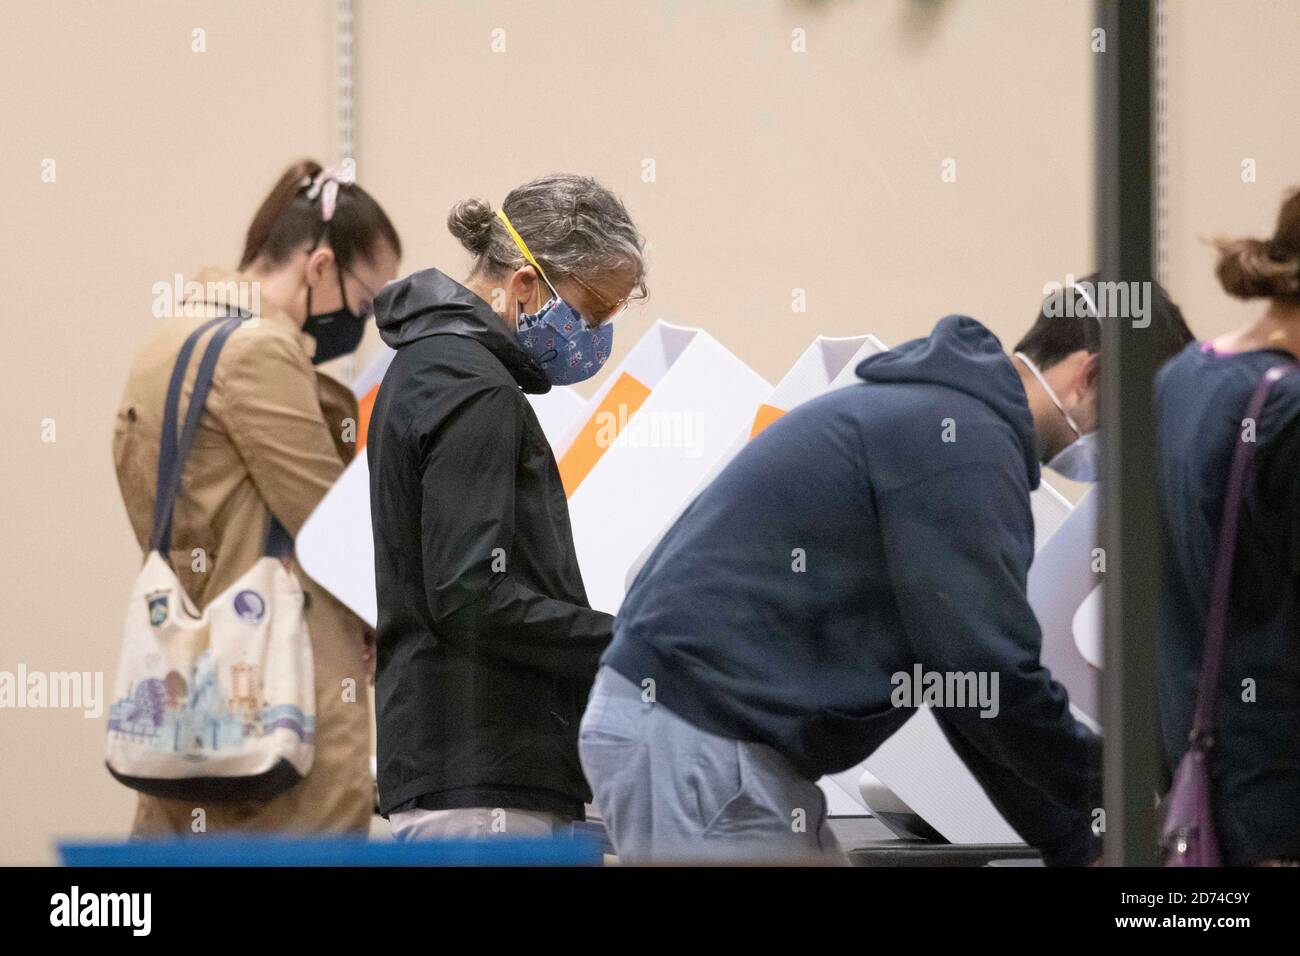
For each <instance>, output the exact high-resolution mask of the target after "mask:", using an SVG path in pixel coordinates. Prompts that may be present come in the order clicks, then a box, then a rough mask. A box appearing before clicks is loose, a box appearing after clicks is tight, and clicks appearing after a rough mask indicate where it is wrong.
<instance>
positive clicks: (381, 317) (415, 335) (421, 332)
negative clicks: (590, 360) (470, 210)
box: [375, 269, 551, 395]
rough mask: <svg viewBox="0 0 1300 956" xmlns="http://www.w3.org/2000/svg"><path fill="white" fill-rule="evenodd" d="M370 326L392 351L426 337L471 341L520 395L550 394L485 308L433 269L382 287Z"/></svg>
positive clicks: (537, 368) (543, 375)
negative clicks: (490, 356) (498, 365)
mask: <svg viewBox="0 0 1300 956" xmlns="http://www.w3.org/2000/svg"><path fill="white" fill-rule="evenodd" d="M375 325H376V326H378V328H379V337H380V338H381V339H383V340H384V342H385V343H387V344H388V345H389V346H391V347H392V348H395V349H400V348H401V347H402V346H403V345H409V344H410V343H411V342H416V341H419V340H420V339H425V338H428V337H429V336H431V335H459V336H462V337H464V338H469V339H473V340H474V341H476V342H478V343H479V344H480V345H482V346H483V347H484V348H486V349H487V350H488V351H489V352H491V353H492V354H493V355H495V356H496V357H497V359H498V361H500V362H501V364H502V365H504V366H505V367H506V369H507V371H509V372H510V374H511V376H512V377H513V378H514V380H515V381H516V382H517V383H519V387H520V388H522V389H523V390H524V391H525V392H529V393H531V394H534V395H536V394H541V393H543V392H549V391H550V390H551V383H550V381H549V380H548V379H547V378H546V373H545V372H543V371H542V367H541V366H540V365H538V364H537V363H536V362H534V361H533V359H532V358H531V357H530V356H529V355H528V353H527V352H525V351H524V350H523V349H522V348H520V347H519V343H518V342H516V341H515V337H514V336H513V335H511V334H510V332H509V330H508V329H507V328H506V326H505V324H504V323H502V321H501V318H500V317H499V316H498V315H497V314H496V313H495V312H493V311H492V309H491V307H490V306H489V305H488V304H487V303H486V302H484V301H483V300H482V299H481V298H479V297H478V296H477V295H475V294H474V293H473V292H471V291H470V290H469V289H467V288H465V287H464V286H463V285H461V284H460V283H459V282H457V281H456V280H455V279H452V278H451V277H449V276H447V275H445V274H444V273H443V272H441V271H439V270H438V269H425V270H423V271H421V272H415V273H412V274H411V275H409V276H407V277H406V278H404V279H398V280H397V281H396V282H393V283H390V284H389V285H387V286H385V287H384V289H383V291H382V292H380V293H379V295H378V296H376V297H375Z"/></svg>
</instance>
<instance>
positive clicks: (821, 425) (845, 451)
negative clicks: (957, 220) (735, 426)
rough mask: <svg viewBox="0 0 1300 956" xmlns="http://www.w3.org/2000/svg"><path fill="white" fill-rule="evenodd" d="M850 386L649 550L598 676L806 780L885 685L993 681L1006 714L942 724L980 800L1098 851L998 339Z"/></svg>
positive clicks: (700, 501) (945, 342)
mask: <svg viewBox="0 0 1300 956" xmlns="http://www.w3.org/2000/svg"><path fill="white" fill-rule="evenodd" d="M857 374H858V377H859V378H861V379H862V381H861V382H860V383H858V384H855V385H852V386H849V387H847V388H843V389H839V390H837V391H834V392H831V393H829V394H827V395H824V396H821V397H820V398H817V399H815V400H813V401H810V402H807V403H805V404H803V405H800V406H799V407H797V408H796V409H794V410H793V411H791V412H790V413H789V414H787V415H785V416H784V417H782V418H781V419H779V420H778V421H776V422H775V423H774V424H772V425H771V426H769V427H768V428H767V429H766V430H764V431H763V432H762V433H761V434H760V435H759V436H757V437H756V438H755V439H754V440H753V441H751V442H750V443H749V444H748V445H747V446H746V447H745V448H744V450H743V451H741V452H740V454H739V455H737V456H736V457H735V459H733V460H732V461H731V463H730V464H729V465H728V466H727V467H726V468H725V469H724V470H723V471H722V472H721V474H719V476H718V477H717V479H716V480H715V481H714V482H713V483H711V484H710V485H709V486H708V487H707V488H706V489H705V490H704V491H703V492H702V493H701V494H700V495H699V497H698V498H697V499H696V500H695V501H694V502H693V503H692V504H691V505H690V506H689V507H688V508H687V509H686V511H684V512H683V513H682V515H681V517H680V518H679V519H678V520H677V522H676V523H675V524H674V525H673V527H672V528H671V529H670V530H669V531H668V533H667V534H666V535H665V536H664V538H663V539H662V540H661V541H660V543H659V545H658V547H657V548H656V549H655V551H654V552H653V554H652V555H651V557H650V559H649V560H648V561H647V562H646V564H645V566H644V567H643V568H642V570H641V572H640V573H639V574H638V575H637V577H636V580H635V581H634V582H633V584H632V587H631V589H630V590H629V592H628V595H627V598H626V600H625V601H624V603H623V605H622V608H621V610H620V612H619V614H618V617H617V619H616V621H615V625H614V641H613V643H612V644H611V645H610V647H609V649H608V650H607V651H606V652H605V654H604V656H603V658H602V663H604V664H606V665H608V666H610V667H612V668H613V669H615V670H616V671H618V672H619V673H621V674H622V675H623V676H625V677H627V678H628V679H629V680H631V681H632V682H633V683H636V684H638V685H641V686H646V685H644V684H643V682H644V681H645V680H646V679H651V680H653V681H654V685H653V686H654V690H655V697H656V700H657V702H658V703H661V704H663V705H664V706H666V707H668V708H669V709H670V710H672V711H673V712H674V713H676V714H678V715H679V716H681V717H683V718H685V719H686V720H688V721H689V722H691V723H693V724H695V725H696V726H697V727H700V728H701V729H703V730H706V731H709V732H711V733H715V734H719V735H722V736H725V737H730V738H733V739H738V740H746V741H756V742H760V743H764V744H767V745H769V746H771V747H773V748H774V749H776V750H777V751H778V752H780V753H781V754H783V755H784V756H785V757H786V758H788V759H789V760H790V761H791V762H792V763H793V765H794V766H795V767H796V768H797V769H798V771H799V772H800V773H802V774H803V775H804V776H806V777H807V778H808V779H809V780H812V779H816V778H818V777H820V776H822V775H823V774H827V773H834V772H837V771H841V770H845V769H847V768H849V767H852V766H854V765H855V764H857V763H859V762H861V761H862V760H864V759H865V758H866V757H867V756H868V755H870V754H871V752H872V751H874V750H875V749H876V747H878V746H879V745H880V744H881V743H883V742H884V741H885V740H886V739H887V738H888V737H889V736H890V735H891V734H893V733H894V731H895V730H897V729H898V728H899V727H900V726H901V725H902V724H903V723H904V722H905V721H906V720H907V719H908V717H910V716H911V714H912V712H913V711H912V709H911V708H909V707H901V706H894V705H893V703H891V695H893V692H894V690H895V687H896V686H897V685H896V684H895V683H893V682H892V681H891V678H892V676H893V675H895V674H899V673H908V674H914V673H915V670H914V668H915V666H916V665H918V664H919V665H920V666H921V667H922V669H923V672H927V673H928V672H940V673H945V674H946V673H949V672H963V673H966V672H975V673H977V674H978V673H981V672H983V673H986V674H988V675H990V678H991V675H992V674H994V673H996V675H997V679H998V710H997V715H996V716H995V717H982V716H980V714H981V709H980V708H979V707H978V706H967V707H964V708H958V707H950V708H943V707H939V708H935V710H934V714H935V716H936V717H937V718H938V719H939V723H940V725H941V726H942V727H943V728H944V731H945V733H946V734H947V736H948V738H949V740H950V741H951V742H952V744H953V746H954V748H955V749H956V751H957V752H958V754H960V756H961V757H962V758H963V760H965V762H966V763H967V765H968V766H969V767H970V769H971V770H972V772H973V773H974V775H975V776H976V778H977V779H978V780H979V781H980V783H981V784H982V785H983V787H984V789H985V791H986V792H987V793H988V795H989V798H990V799H991V800H992V802H993V803H994V805H995V806H997V808H998V809H999V811H1000V812H1001V813H1002V814H1003V816H1004V817H1006V819H1007V821H1008V822H1009V823H1010V824H1011V825H1012V826H1013V827H1015V828H1016V830H1017V831H1018V832H1019V833H1020V834H1021V836H1022V837H1024V839H1025V840H1026V841H1027V842H1029V843H1030V844H1032V845H1034V846H1036V847H1038V848H1039V849H1040V850H1041V851H1042V852H1043V854H1044V858H1045V859H1046V861H1047V862H1049V863H1085V862H1088V861H1089V860H1090V859H1091V858H1093V857H1094V856H1095V855H1096V853H1097V852H1098V850H1099V844H1098V843H1097V841H1096V840H1095V838H1093V836H1092V833H1091V830H1090V827H1089V823H1090V820H1091V817H1090V814H1091V812H1092V810H1093V808H1095V807H1098V806H1099V805H1100V756H1101V747H1100V739H1099V738H1098V737H1097V736H1096V735H1095V734H1093V733H1091V732H1090V731H1088V730H1087V729H1086V728H1084V727H1083V726H1082V725H1080V724H1079V723H1078V722H1077V721H1075V720H1074V718H1073V717H1072V716H1071V715H1070V712H1069V707H1068V703H1067V698H1066V692H1065V690H1064V688H1062V687H1061V686H1060V685H1059V684H1057V683H1055V682H1054V681H1053V680H1052V679H1051V675H1050V674H1049V673H1048V671H1047V670H1046V669H1045V668H1044V667H1043V666H1042V664H1041V663H1040V661H1039V651H1040V644H1041V635H1040V632H1039V628H1038V623H1037V621H1036V619H1035V617H1034V614H1033V612H1032V611H1031V610H1030V607H1029V604H1028V601H1027V599H1026V594H1025V581H1026V575H1027V572H1028V569H1029V564H1030V560H1031V558H1032V556H1033V547H1034V528H1033V517H1032V514H1031V512H1030V503H1029V494H1030V491H1031V490H1032V489H1034V488H1036V487H1037V485H1038V481H1039V465H1038V455H1037V448H1036V443H1035V437H1034V427H1033V420H1032V418H1031V417H1030V414H1029V406H1028V402H1027V400H1026V397H1025V392H1024V388H1023V386H1022V385H1021V382H1020V378H1019V376H1018V375H1017V374H1016V371H1015V369H1014V367H1013V366H1012V364H1011V361H1010V360H1009V359H1008V358H1007V356H1006V355H1005V353H1004V352H1003V351H1002V347H1001V345H1000V343H999V342H998V340H997V338H996V337H995V336H994V335H993V334H992V333H991V332H989V331H988V330H987V329H986V328H984V326H982V325H980V324H979V323H978V322H976V321H975V320H974V319H971V318H968V317H965V316H956V315H954V316H948V317H947V318H945V319H943V320H942V321H940V322H939V324H938V325H937V326H936V327H935V330H934V332H933V333H932V334H931V335H930V336H929V337H928V338H924V339H917V340H915V341H912V342H908V343H906V344H905V345H902V346H900V347H899V348H897V349H894V350H892V351H889V352H884V353H882V354H880V355H876V356H872V357H871V358H868V359H867V360H865V361H864V362H862V363H861V364H860V365H859V366H858V368H857Z"/></svg>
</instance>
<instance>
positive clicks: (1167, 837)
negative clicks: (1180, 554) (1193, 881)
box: [1160, 363, 1300, 866]
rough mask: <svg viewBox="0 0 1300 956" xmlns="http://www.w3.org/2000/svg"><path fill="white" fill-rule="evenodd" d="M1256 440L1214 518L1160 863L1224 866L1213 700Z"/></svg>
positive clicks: (1269, 376) (1256, 402) (1257, 403)
mask: <svg viewBox="0 0 1300 956" xmlns="http://www.w3.org/2000/svg"><path fill="white" fill-rule="evenodd" d="M1297 369H1300V365H1297V364H1294V363H1287V364H1284V365H1275V366H1273V367H1272V368H1270V369H1269V370H1268V371H1267V372H1265V373H1264V375H1263V377H1262V378H1261V379H1260V380H1259V384H1258V385H1256V386H1255V390H1254V391H1253V392H1252V393H1251V396H1250V401H1249V402H1248V403H1247V405H1246V415H1245V418H1246V419H1247V420H1250V421H1254V422H1258V421H1259V415H1260V412H1262V411H1263V410H1264V402H1265V401H1266V400H1267V399H1268V393H1269V392H1270V391H1271V390H1272V388H1273V386H1274V385H1275V384H1276V383H1277V382H1278V381H1279V380H1280V379H1281V378H1282V377H1283V376H1285V375H1289V374H1290V373H1292V372H1294V371H1296V370H1297ZM1255 444H1256V443H1255V442H1253V441H1238V442H1237V447H1236V448H1235V449H1234V450H1233V453H1232V468H1231V470H1230V471H1229V472H1228V487H1227V493H1226V494H1225V495H1224V499H1223V517H1222V519H1220V521H1219V545H1218V549H1217V550H1216V552H1215V555H1214V571H1213V574H1212V577H1211V579H1210V607H1209V610H1208V612H1207V613H1206V616H1205V646H1204V648H1203V649H1202V654H1201V678H1200V682H1199V685H1198V686H1197V689H1196V713H1195V716H1194V717H1193V718H1192V731H1191V733H1190V734H1189V735H1188V748H1187V752H1186V753H1185V754H1183V759H1182V760H1181V761H1179V763H1178V770H1177V771H1176V772H1175V773H1174V781H1173V785H1172V786H1171V787H1170V788H1169V794H1168V795H1167V796H1166V797H1165V819H1164V825H1163V826H1162V827H1161V831H1160V848H1161V852H1162V855H1163V857H1164V865H1165V866H1222V865H1223V863H1222V857H1221V856H1220V854H1219V839H1218V836H1217V835H1216V834H1215V832H1214V813H1213V808H1212V806H1211V801H1210V750H1211V749H1212V748H1213V746H1214V705H1215V699H1216V697H1217V695H1218V687H1219V669H1220V665H1222V663H1223V648H1224V641H1225V638H1226V636H1227V630H1228V598H1229V597H1230V595H1231V593H1232V561H1233V555H1234V553H1235V551H1236V547H1237V524H1238V522H1239V520H1240V518H1241V502H1242V498H1243V497H1244V496H1245V487H1246V477H1247V472H1248V470H1249V468H1250V463H1251V461H1252V459H1253V458H1254V457H1255Z"/></svg>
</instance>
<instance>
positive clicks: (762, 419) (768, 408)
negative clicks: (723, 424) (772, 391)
mask: <svg viewBox="0 0 1300 956" xmlns="http://www.w3.org/2000/svg"><path fill="white" fill-rule="evenodd" d="M784 414H785V409H784V408H777V407H776V406H775V405H767V404H763V405H759V406H758V412H757V414H755V415H754V427H753V428H751V429H750V430H749V440H750V441H753V440H754V438H755V437H756V436H757V435H758V433H759V432H761V431H762V430H763V429H764V428H766V427H767V426H768V425H770V424H772V423H773V422H774V421H776V420H777V419H778V418H780V417H781V416H782V415H784Z"/></svg>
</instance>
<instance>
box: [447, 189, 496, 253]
mask: <svg viewBox="0 0 1300 956" xmlns="http://www.w3.org/2000/svg"><path fill="white" fill-rule="evenodd" d="M495 221H496V214H495V213H494V212H493V211H492V207H491V206H490V205H488V204H487V203H485V202H484V201H483V200H481V199H462V200H461V201H460V202H458V203H456V205H454V206H452V207H451V212H449V213H448V214H447V229H448V230H449V231H450V232H451V234H452V235H453V236H455V237H456V238H457V239H458V240H459V241H460V244H461V245H462V246H464V247H465V248H466V249H468V250H469V251H470V252H471V253H473V254H474V255H476V256H481V255H482V254H483V253H484V252H486V251H487V248H488V246H489V245H491V243H492V224H493V223H494V222H495Z"/></svg>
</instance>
